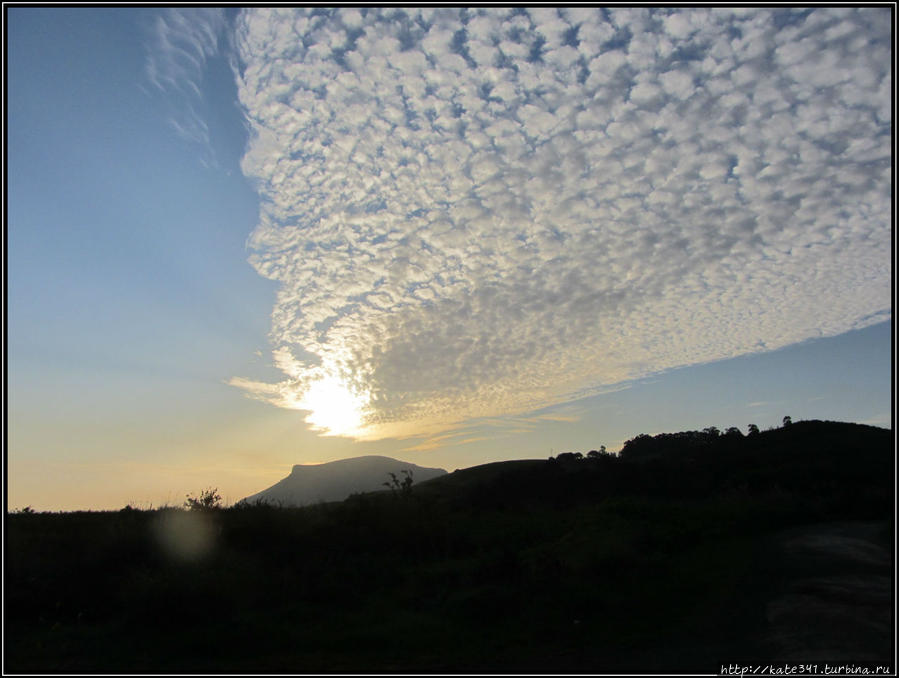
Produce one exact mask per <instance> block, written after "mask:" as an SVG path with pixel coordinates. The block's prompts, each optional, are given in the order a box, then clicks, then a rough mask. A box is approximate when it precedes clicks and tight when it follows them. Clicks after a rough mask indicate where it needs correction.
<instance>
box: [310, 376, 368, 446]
mask: <svg viewBox="0 0 899 678" xmlns="http://www.w3.org/2000/svg"><path fill="white" fill-rule="evenodd" d="M300 407H301V408H302V409H304V410H309V416H307V417H306V422H307V423H309V424H312V426H313V428H314V429H315V430H317V431H321V432H323V434H324V435H329V436H352V435H355V434H357V433H359V432H360V430H361V428H362V424H363V420H364V418H365V414H366V411H367V409H368V398H367V397H366V395H365V394H362V393H357V392H354V391H353V390H352V389H351V388H350V387H349V386H348V385H347V384H346V382H344V381H343V380H342V379H340V378H339V377H335V376H333V375H327V376H324V377H321V378H319V379H318V380H316V381H315V382H313V383H312V385H311V386H309V388H308V390H307V391H306V395H304V396H303V399H302V400H301V401H300Z"/></svg>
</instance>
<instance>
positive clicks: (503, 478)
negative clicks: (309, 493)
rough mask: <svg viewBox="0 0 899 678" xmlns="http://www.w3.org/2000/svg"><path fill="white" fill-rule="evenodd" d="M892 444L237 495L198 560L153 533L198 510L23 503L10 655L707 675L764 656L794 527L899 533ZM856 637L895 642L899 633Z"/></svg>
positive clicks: (841, 437) (736, 448) (381, 669)
mask: <svg viewBox="0 0 899 678" xmlns="http://www.w3.org/2000/svg"><path fill="white" fill-rule="evenodd" d="M710 429H714V431H713V430H710ZM894 462H895V455H894V450H893V437H892V432H891V431H889V430H886V429H881V428H876V427H871V426H863V425H857V424H845V423H838V422H822V421H797V422H795V423H791V424H790V425H785V426H783V427H782V428H778V429H774V430H769V431H765V432H758V431H756V432H752V430H751V428H750V435H746V436H744V435H742V434H740V435H737V434H736V433H734V432H733V431H731V429H725V432H724V433H723V434H722V433H720V431H719V430H718V429H717V428H715V427H708V428H706V429H704V430H702V431H685V432H680V433H663V434H658V435H652V436H650V435H638V436H636V437H635V438H632V439H631V440H629V441H627V442H626V443H625V445H624V446H623V448H622V450H621V452H620V454H610V453H608V452H606V451H605V449H604V448H603V447H600V449H599V450H591V451H589V452H587V454H582V453H563V454H559V455H557V456H556V457H554V458H551V459H549V460H519V461H511V462H496V463H492V464H484V465H481V466H477V467H472V468H468V469H461V470H458V471H456V472H454V473H451V474H447V475H443V476H440V477H438V478H434V479H432V480H428V481H425V482H420V483H417V484H416V485H415V488H414V492H412V491H411V483H410V484H409V485H406V482H407V480H409V479H411V474H403V476H404V477H402V478H401V477H399V476H393V477H391V479H390V481H389V482H387V483H385V484H386V485H387V486H388V488H389V490H390V491H381V492H373V493H357V494H355V495H353V496H351V497H350V498H349V499H347V500H346V501H342V502H327V503H321V504H317V505H314V506H307V507H303V508H278V507H275V506H272V505H269V504H266V503H257V504H255V505H254V504H251V503H247V502H243V503H241V504H238V505H235V506H233V507H230V508H220V509H219V510H217V511H216V512H215V515H214V518H215V525H216V533H215V540H214V545H213V546H212V547H211V550H210V552H209V553H208V554H206V555H205V556H204V557H203V558H197V559H192V560H178V559H173V558H171V557H170V556H169V555H167V553H166V552H165V551H164V550H162V549H160V548H159V546H158V543H157V542H156V541H155V540H154V538H153V534H154V525H156V524H157V523H158V522H159V516H160V515H161V514H164V513H165V512H179V511H184V509H182V508H165V509H159V510H138V509H134V508H130V509H128V507H126V509H128V510H122V511H115V512H74V513H9V514H7V532H6V537H7V545H6V546H7V548H6V570H5V572H6V580H5V605H6V621H7V624H6V644H5V648H6V656H5V662H6V664H5V670H7V671H9V672H14V673H17V672H23V673H29V672H50V673H54V672H63V673H116V672H125V673H131V672H147V673H169V672H174V673H177V672H188V673H190V672H200V673H228V672H238V673H241V672H247V673H258V672H262V673H279V672H287V673H321V672H326V673H335V672H336V673H352V672H376V673H399V672H433V673H441V672H450V673H458V672H551V673H558V672H563V673H565V672H588V673H597V672H599V673H610V672H612V673H614V672H619V671H623V672H632V671H642V672H658V671H662V672H670V671H673V672H687V673H696V672H698V673H709V672H717V671H718V670H719V668H720V663H721V662H722V661H725V662H726V661H729V660H730V659H731V658H741V659H745V660H750V659H751V660H753V661H756V662H761V663H766V662H767V661H768V660H771V659H774V658H776V657H777V655H776V652H775V650H776V648H775V647H773V646H772V645H771V642H772V641H771V640H770V636H771V629H770V627H769V622H768V620H767V616H766V615H767V608H766V604H767V601H770V600H771V599H772V598H773V597H774V596H776V595H779V594H780V592H781V591H782V590H783V589H784V587H785V586H786V584H785V582H786V581H787V579H786V578H787V577H788V575H789V574H790V572H792V571H793V570H795V568H796V567H798V566H796V565H794V564H790V563H791V562H792V561H790V562H788V561H787V560H786V559H785V556H783V555H782V554H781V551H779V550H778V549H777V548H775V545H776V544H777V543H779V542H777V541H776V538H777V535H779V534H781V533H782V532H783V531H784V530H799V531H801V530H804V529H806V527H807V526H822V525H828V524H830V523H831V522H833V521H842V522H847V521H849V522H850V523H851V524H856V523H858V524H861V523H860V522H859V521H865V522H864V524H871V525H876V526H879V527H877V532H876V534H877V535H878V537H877V538H878V540H880V542H882V543H883V544H884V546H885V547H889V548H890V549H892V543H891V539H892V530H893V527H892V526H893V522H892V521H893V506H894V496H893V478H894ZM400 496H401V497H403V498H404V501H396V498H397V497H400ZM194 499H195V503H191V502H185V508H186V509H188V510H187V511H186V512H185V515H189V514H190V512H192V511H193V510H203V511H205V510H208V509H210V508H212V507H214V506H219V504H220V500H221V498H220V497H219V496H218V494H217V491H216V490H215V489H211V490H205V491H204V492H203V493H201V494H200V496H199V497H196V498H194ZM194 517H196V518H204V519H205V518H209V517H210V516H209V515H207V514H199V515H197V516H194ZM853 521H854V522H853ZM880 542H879V543H880ZM816 562H817V561H816ZM829 562H830V561H821V563H819V564H817V565H814V567H815V568H818V567H825V565H826V566H827V567H831V566H833V567H836V565H834V564H833V563H830V564H828V563H829ZM822 563H823V564H822ZM808 567H812V566H808ZM854 567H856V568H857V570H854V571H857V572H858V573H861V574H862V575H864V576H867V575H868V574H870V573H871V572H874V570H868V569H865V568H866V567H869V566H868V565H865V564H864V563H859V564H856V565H854ZM870 567H871V568H874V567H875V565H870ZM791 568H792V569H791ZM890 568H891V564H890ZM877 572H879V570H877ZM806 574H808V575H809V576H812V575H818V574H820V572H819V571H818V570H816V569H810V570H809V572H808V573H806ZM190 611H193V612H190ZM400 639H401V641H402V642H398V640H400ZM853 642H856V643H857V646H855V649H857V650H858V651H859V652H860V653H862V654H863V655H864V656H872V657H875V658H881V657H882V658H883V663H889V661H890V658H891V657H892V644H891V643H892V640H891V639H890V638H883V637H880V636H878V635H876V634H868V636H865V637H862V638H860V639H857V640H854V641H853ZM825 649H826V648H825ZM864 653H867V654H864ZM827 656H829V655H827V654H826V652H825V651H823V650H822V651H821V652H819V654H818V655H816V656H810V657H807V658H806V659H807V661H816V660H818V659H823V658H825V657H827Z"/></svg>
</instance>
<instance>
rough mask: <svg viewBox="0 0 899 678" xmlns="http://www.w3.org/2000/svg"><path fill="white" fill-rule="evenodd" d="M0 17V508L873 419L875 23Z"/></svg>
mask: <svg viewBox="0 0 899 678" xmlns="http://www.w3.org/2000/svg"><path fill="white" fill-rule="evenodd" d="M5 11H6V17H5V21H6V31H7V42H6V50H7V51H6V66H7V69H8V70H7V74H6V88H7V90H6V94H7V97H6V112H7V118H6V134H7V145H6V160H7V169H8V173H7V177H6V178H7V184H6V189H7V191H6V195H7V202H6V208H7V215H6V216H7V223H6V234H7V252H6V254H7V288H6V312H7V323H8V330H7V339H8V342H7V346H6V350H7V365H8V374H7V415H8V417H7V430H6V439H7V446H8V447H7V449H8V457H7V490H8V502H7V503H8V508H9V509H10V510H11V509H13V508H21V507H23V506H26V505H30V506H32V507H34V508H35V509H37V510H75V509H116V508H121V507H123V506H124V505H125V504H127V503H131V504H132V505H135V506H143V507H149V506H159V505H163V504H166V503H169V504H180V503H181V502H182V501H183V499H184V495H185V494H186V493H188V492H190V493H197V492H198V491H199V490H201V489H203V488H205V487H208V486H215V487H218V488H219V491H220V492H221V493H222V494H223V495H224V496H225V497H226V499H227V500H228V501H236V500H238V499H240V498H242V497H244V496H247V495H249V494H252V493H255V492H258V491H259V490H261V489H264V488H265V487H268V486H269V485H271V484H273V483H274V482H276V481H277V480H279V479H280V478H282V477H284V476H285V475H287V473H289V471H290V467H291V466H292V465H293V464H298V463H319V462H324V461H331V460H335V459H340V458H346V457H354V456H360V455H364V454H384V455H388V456H393V457H397V458H401V459H405V460H408V461H410V462H414V463H416V464H419V465H423V466H440V467H443V468H445V469H447V470H449V471H452V470H453V469H456V468H463V467H466V466H471V465H474V464H479V463H484V462H488V461H496V460H502V459H520V458H534V457H536V458H545V457H547V456H549V455H550V454H557V453H559V452H564V451H582V452H586V451H587V450H590V449H595V448H598V447H599V446H600V445H605V446H606V447H607V448H608V449H609V450H616V449H618V448H619V447H620V446H621V444H622V443H623V442H624V441H625V440H627V439H629V438H631V437H633V436H635V435H637V434H639V433H650V434H654V433H660V432H663V431H678V430H686V429H701V428H704V427H706V426H718V427H719V428H721V429H724V428H726V427H729V426H737V427H739V428H740V429H741V430H743V431H744V432H745V431H746V427H747V425H748V424H750V423H755V424H757V425H758V426H759V427H761V428H762V429H764V428H767V427H769V426H776V425H780V422H781V419H782V418H783V416H784V415H789V416H791V417H792V418H793V420H794V421H796V420H800V419H807V418H809V419H810V418H815V419H833V420H840V421H854V422H861V423H869V424H874V425H877V426H884V427H888V428H889V427H891V426H892V414H891V412H892V401H891V376H892V357H893V351H892V342H891V333H892V290H891V275H892V260H893V255H892V241H891V224H892V221H891V194H892V176H891V161H892V139H891V135H892V117H891V111H892V94H891V92H892V64H893V54H892V49H891V40H892V30H893V21H894V17H893V14H892V12H891V10H890V8H889V6H884V7H881V8H876V7H875V8H866V9H848V8H836V7H819V8H816V9H790V8H784V9H771V8H749V9H738V8H711V7H710V8H692V9H676V8H673V7H672V8H668V7H661V8H616V7H611V8H609V9H597V8H587V7H578V8H562V9H557V8H514V7H508V8H472V9H460V8H425V9H415V8H407V7H394V8H386V9H365V8H341V9H336V10H334V9H326V8H309V9H300V8H278V9H266V8H249V9H238V8H236V7H232V8H226V9H214V8H186V7H175V8H171V7H169V8H164V7H144V8H54V7H48V8H33V7H26V8H6V9H5Z"/></svg>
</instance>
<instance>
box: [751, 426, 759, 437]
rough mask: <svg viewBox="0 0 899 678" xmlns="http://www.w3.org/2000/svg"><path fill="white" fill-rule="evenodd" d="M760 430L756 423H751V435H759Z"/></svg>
mask: <svg viewBox="0 0 899 678" xmlns="http://www.w3.org/2000/svg"><path fill="white" fill-rule="evenodd" d="M758 432H759V427H758V426H756V425H755V424H750V425H749V435H751V436H754V435H757V434H758Z"/></svg>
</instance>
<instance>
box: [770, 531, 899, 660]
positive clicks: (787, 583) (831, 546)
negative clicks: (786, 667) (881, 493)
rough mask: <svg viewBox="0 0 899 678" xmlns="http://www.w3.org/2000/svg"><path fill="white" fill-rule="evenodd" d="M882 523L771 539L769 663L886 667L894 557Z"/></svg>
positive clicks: (890, 646) (789, 533)
mask: <svg viewBox="0 0 899 678" xmlns="http://www.w3.org/2000/svg"><path fill="white" fill-rule="evenodd" d="M888 530H889V527H888V524H887V523H885V522H839V523H822V524H819V525H813V526H807V527H801V528H795V529H791V530H787V531H785V532H781V533H779V534H777V535H775V536H774V537H773V538H772V553H771V557H772V560H773V562H772V563H771V564H776V567H777V571H776V572H777V575H776V579H775V580H774V581H773V582H772V583H773V584H774V588H773V590H772V593H771V596H770V597H769V598H768V601H767V604H766V616H767V631H766V633H765V637H764V638H763V646H764V647H765V648H766V649H767V650H768V651H769V652H770V655H771V661H772V662H774V663H786V664H805V663H815V662H817V663H819V664H820V663H822V662H829V663H831V664H852V663H856V664H859V663H862V662H876V663H882V664H891V663H892V659H893V635H892V629H893V614H894V599H893V575H894V569H893V554H892V549H891V547H890V543H889V537H888V534H889V532H888Z"/></svg>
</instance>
